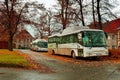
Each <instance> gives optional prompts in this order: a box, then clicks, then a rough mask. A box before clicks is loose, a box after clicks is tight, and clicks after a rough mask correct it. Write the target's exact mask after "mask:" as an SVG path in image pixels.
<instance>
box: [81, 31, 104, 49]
mask: <svg viewBox="0 0 120 80" xmlns="http://www.w3.org/2000/svg"><path fill="white" fill-rule="evenodd" d="M83 39H84V45H85V46H86V47H106V37H105V34H104V32H102V31H85V32H84V38H83Z"/></svg>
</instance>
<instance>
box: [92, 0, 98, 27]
mask: <svg viewBox="0 0 120 80" xmlns="http://www.w3.org/2000/svg"><path fill="white" fill-rule="evenodd" d="M94 7H95V6H94V0H92V14H93V23H94V27H95V28H97V25H96V20H95V9H94Z"/></svg>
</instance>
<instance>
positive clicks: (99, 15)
mask: <svg viewBox="0 0 120 80" xmlns="http://www.w3.org/2000/svg"><path fill="white" fill-rule="evenodd" d="M97 13H98V21H99V29H102V22H101V14H100V0H97Z"/></svg>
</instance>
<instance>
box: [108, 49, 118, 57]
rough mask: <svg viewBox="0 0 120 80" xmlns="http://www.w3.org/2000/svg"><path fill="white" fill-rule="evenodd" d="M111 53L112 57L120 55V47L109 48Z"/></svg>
mask: <svg viewBox="0 0 120 80" xmlns="http://www.w3.org/2000/svg"><path fill="white" fill-rule="evenodd" d="M109 55H110V56H111V57H120V49H109Z"/></svg>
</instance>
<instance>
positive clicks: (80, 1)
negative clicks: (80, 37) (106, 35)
mask: <svg viewBox="0 0 120 80" xmlns="http://www.w3.org/2000/svg"><path fill="white" fill-rule="evenodd" d="M76 1H77V2H78V4H79V6H80V13H81V20H82V25H83V26H85V21H84V16H83V5H82V2H83V0H76Z"/></svg>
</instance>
